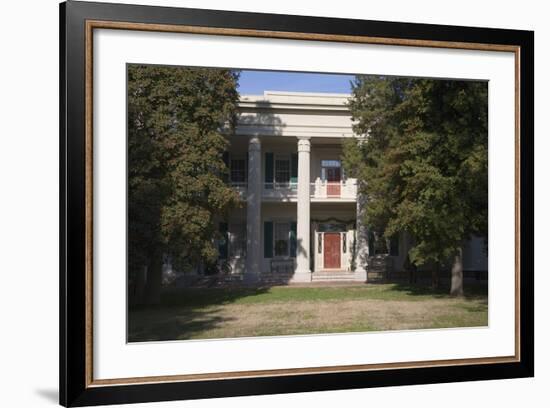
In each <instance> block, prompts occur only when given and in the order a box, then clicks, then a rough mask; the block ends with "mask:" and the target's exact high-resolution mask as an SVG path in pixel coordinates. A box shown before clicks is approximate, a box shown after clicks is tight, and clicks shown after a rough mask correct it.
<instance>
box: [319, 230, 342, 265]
mask: <svg viewBox="0 0 550 408" xmlns="http://www.w3.org/2000/svg"><path fill="white" fill-rule="evenodd" d="M323 253H324V266H325V269H336V268H340V234H339V233H338V232H326V233H325V237H324V250H323Z"/></svg>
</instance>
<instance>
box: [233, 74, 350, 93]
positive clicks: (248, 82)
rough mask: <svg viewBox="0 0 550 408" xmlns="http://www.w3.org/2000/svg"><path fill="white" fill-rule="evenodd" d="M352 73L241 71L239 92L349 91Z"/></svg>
mask: <svg viewBox="0 0 550 408" xmlns="http://www.w3.org/2000/svg"><path fill="white" fill-rule="evenodd" d="M353 78H354V76H353V75H344V74H314V73H303V72H281V71H247V70H243V71H241V77H240V79H239V93H240V94H241V95H246V94H252V95H261V94H263V93H264V91H289V92H327V93H350V92H351V86H350V81H351V80H352V79H353Z"/></svg>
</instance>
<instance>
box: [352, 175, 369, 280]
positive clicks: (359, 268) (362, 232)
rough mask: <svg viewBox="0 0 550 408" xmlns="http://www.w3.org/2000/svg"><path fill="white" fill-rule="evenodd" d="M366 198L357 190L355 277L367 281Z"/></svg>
mask: <svg viewBox="0 0 550 408" xmlns="http://www.w3.org/2000/svg"><path fill="white" fill-rule="evenodd" d="M366 201H367V200H366V199H365V196H364V195H362V194H360V192H359V186H358V189H357V212H356V222H355V223H356V231H355V276H356V280H361V281H366V280H367V269H366V268H367V263H368V256H369V244H368V235H367V234H368V231H367V228H366V227H365V224H364V221H363V217H364V208H365V205H366Z"/></svg>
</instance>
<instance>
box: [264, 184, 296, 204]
mask: <svg viewBox="0 0 550 408" xmlns="http://www.w3.org/2000/svg"><path fill="white" fill-rule="evenodd" d="M262 196H263V197H264V198H268V199H281V200H288V199H293V198H294V199H295V198H296V197H297V196H298V183H296V182H292V181H289V182H284V183H279V182H273V183H264V184H263V191H262Z"/></svg>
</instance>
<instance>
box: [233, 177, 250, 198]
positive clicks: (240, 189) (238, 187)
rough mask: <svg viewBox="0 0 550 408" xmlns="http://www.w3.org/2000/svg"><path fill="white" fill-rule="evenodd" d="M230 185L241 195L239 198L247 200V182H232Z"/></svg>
mask: <svg viewBox="0 0 550 408" xmlns="http://www.w3.org/2000/svg"><path fill="white" fill-rule="evenodd" d="M229 185H230V186H231V187H233V188H234V189H235V190H236V191H237V193H239V196H240V197H241V199H245V200H246V189H247V183H246V182H243V183H238V182H235V181H232V182H230V183H229Z"/></svg>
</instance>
